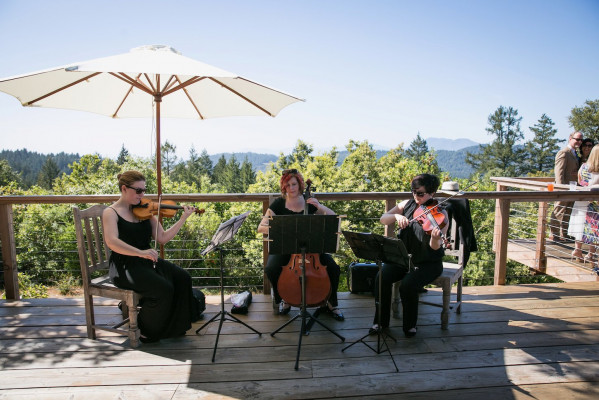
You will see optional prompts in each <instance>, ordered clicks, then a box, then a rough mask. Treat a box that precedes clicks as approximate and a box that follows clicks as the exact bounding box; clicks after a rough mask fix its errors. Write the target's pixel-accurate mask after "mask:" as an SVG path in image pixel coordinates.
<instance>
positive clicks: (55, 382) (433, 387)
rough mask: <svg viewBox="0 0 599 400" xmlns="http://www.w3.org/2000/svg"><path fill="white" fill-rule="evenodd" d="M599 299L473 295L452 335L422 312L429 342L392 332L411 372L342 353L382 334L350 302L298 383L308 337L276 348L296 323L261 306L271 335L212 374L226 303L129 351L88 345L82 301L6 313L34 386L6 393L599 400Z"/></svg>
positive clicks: (243, 334)
mask: <svg viewBox="0 0 599 400" xmlns="http://www.w3.org/2000/svg"><path fill="white" fill-rule="evenodd" d="M465 289H466V288H465ZM597 295H599V285H594V286H590V285H589V286H587V287H586V288H574V287H563V285H560V284H546V285H518V286H517V287H509V288H495V290H493V291H492V292H489V290H488V289H487V290H485V288H484V287H475V288H467V289H466V291H465V294H464V304H463V312H462V314H461V315H455V314H452V315H451V318H450V326H449V330H447V331H442V330H441V328H440V322H439V312H440V311H439V309H438V308H435V307H431V306H425V305H421V307H420V317H419V332H418V335H417V336H416V337H414V338H412V339H406V338H404V337H403V336H401V335H400V333H401V320H400V319H393V318H392V327H391V332H392V334H393V335H394V336H395V337H396V338H397V339H398V340H397V343H392V344H391V351H392V353H393V356H394V358H395V361H396V362H397V365H398V367H399V369H400V372H399V373H395V372H394V371H395V370H394V367H393V364H392V363H391V361H390V358H389V355H388V354H385V353H381V354H376V353H374V352H372V351H371V350H369V349H368V348H366V346H362V345H356V346H353V347H352V348H350V349H348V350H346V351H345V352H341V349H342V348H343V347H345V345H347V344H348V343H350V342H352V341H354V340H356V339H358V338H359V337H361V336H363V335H364V334H365V333H366V331H367V329H368V327H369V326H370V324H371V322H372V315H373V312H374V304H373V299H372V297H369V296H359V295H352V294H347V293H344V294H342V296H341V298H340V306H341V307H342V308H343V311H344V313H345V315H346V321H344V322H337V321H333V320H332V319H330V318H329V317H326V316H325V317H324V318H323V322H325V323H326V324H327V325H329V326H331V327H332V328H333V329H335V330H337V331H338V332H339V333H340V334H342V335H343V336H345V337H346V342H345V343H341V342H340V341H339V340H338V339H337V338H336V337H335V336H333V335H331V334H330V333H329V332H326V331H324V330H323V329H322V328H319V327H318V326H316V327H315V328H314V329H313V332H312V333H311V335H310V336H308V337H305V338H304V341H303V344H302V349H301V358H300V365H299V370H298V371H295V370H294V368H293V367H294V361H295V356H296V349H297V339H298V330H299V325H297V324H295V323H294V324H292V325H291V326H290V327H289V329H286V330H284V331H283V332H281V333H279V334H277V335H276V336H275V337H274V338H273V337H271V336H270V334H269V333H270V332H271V331H273V330H274V329H276V328H277V327H278V326H280V325H281V324H282V323H283V322H284V321H285V320H286V318H287V317H279V316H273V315H272V309H271V305H270V303H269V300H270V299H269V298H268V297H267V296H260V295H258V296H255V302H254V303H253V304H252V306H251V307H250V312H249V314H248V315H247V316H240V319H242V320H244V321H245V322H247V323H248V324H250V325H251V326H252V327H254V328H256V329H258V330H259V331H260V332H262V333H263V334H262V336H258V335H256V334H254V333H252V332H251V331H249V330H248V329H247V328H245V327H244V326H242V325H241V324H237V323H234V322H225V323H224V325H223V327H222V331H221V335H220V340H219V344H218V348H217V352H216V360H215V362H214V363H212V362H211V358H212V352H213V347H214V340H215V337H216V331H217V329H218V323H216V322H215V323H212V324H211V325H210V326H209V327H208V328H207V332H206V333H204V334H201V335H195V334H194V333H195V330H196V329H197V328H198V327H200V326H201V324H203V323H204V321H207V319H208V318H210V317H211V316H212V315H214V313H216V312H218V311H219V310H220V303H217V301H219V300H220V299H218V300H214V299H212V298H210V299H209V305H208V310H207V311H206V317H205V320H204V321H199V322H198V323H196V324H194V326H193V328H192V330H190V331H189V332H188V334H187V336H185V337H182V338H176V339H167V340H162V341H161V342H160V343H156V344H150V345H143V344H142V346H141V347H139V348H138V349H131V348H129V347H128V342H127V340H126V338H124V337H116V336H102V337H100V339H99V340H96V341H92V340H89V339H82V338H84V337H85V336H86V331H85V315H84V308H83V306H82V304H83V303H82V301H77V300H73V299H46V300H45V301H40V300H35V301H33V300H32V301H25V302H22V305H19V306H16V303H15V305H10V304H9V303H0V320H1V321H2V325H1V327H0V334H1V335H2V336H1V337H2V339H1V340H0V369H2V370H3V371H4V372H3V374H4V376H5V377H6V378H5V379H7V380H8V379H9V378H11V376H12V375H11V373H14V374H15V376H20V375H18V373H19V371H18V370H23V369H25V370H27V371H26V372H27V373H26V374H25V375H27V376H28V377H27V378H22V379H21V380H17V381H16V382H14V383H11V385H12V386H7V388H11V387H33V386H34V385H35V387H39V385H40V384H39V383H38V382H39V381H40V379H41V378H43V379H41V381H42V382H48V383H46V384H45V385H44V387H65V388H68V387H70V386H88V387H94V388H95V387H97V386H98V385H101V386H103V389H102V390H107V391H108V390H109V388H112V390H113V391H114V393H127V392H128V391H129V392H134V391H136V390H140V387H142V386H141V385H156V386H155V387H156V388H159V387H160V388H162V389H161V390H164V397H160V396H158V395H156V396H157V397H158V398H170V396H172V397H174V398H177V397H179V396H180V397H183V398H185V397H186V398H195V397H200V396H202V395H208V394H215V395H220V396H229V397H233V398H260V399H268V398H273V399H274V398H277V399H280V398H332V397H338V398H343V397H345V398H364V397H368V396H373V397H375V396H376V398H394V397H396V396H397V395H398V394H401V393H405V394H408V393H409V395H410V397H411V398H416V399H419V398H422V399H424V398H434V397H437V396H439V397H443V398H445V399H447V398H449V399H452V398H456V399H457V398H460V399H464V398H477V399H479V398H481V397H484V396H486V397H489V398H496V397H494V396H496V395H498V396H501V398H503V399H509V398H513V399H516V398H518V399H520V398H546V397H547V396H543V393H549V394H559V395H560V397H561V396H562V395H563V396H568V397H586V396H591V397H592V394H593V393H595V394H596V395H599V392H598V391H597V389H595V388H593V387H592V384H589V382H593V381H597V380H599V370H598V368H599V367H598V365H599V363H598V362H597V361H599V345H597V344H596V343H597V342H598V340H599V318H597V316H598V314H599V313H598V311H597V310H599V308H598V307H595V306H593V304H594V303H596V298H597ZM426 296H427V297H429V299H434V298H435V297H438V298H440V293H439V292H438V291H436V290H435V289H433V290H430V291H429V293H428V294H427V295H426ZM27 303H29V305H28V304H27ZM229 308H230V304H227V309H229ZM97 315H98V318H100V319H104V318H107V319H110V318H118V317H119V316H120V314H119V312H118V309H117V308H116V304H107V305H106V306H105V307H100V309H99V311H98V313H97ZM11 371H12V372H11ZM29 376H30V378H29ZM0 379H2V378H0ZM13 380H14V379H13ZM11 382H12V380H11ZM34 382H35V383H34ZM75 382H76V384H75ZM1 383H3V384H4V383H5V380H4V379H2V382H1ZM551 383H555V384H556V385H551ZM168 384H171V386H168V388H166V389H165V388H164V385H168ZM172 384H175V385H177V386H175V387H174V388H173V386H172ZM0 386H5V385H0ZM152 387H154V386H152ZM551 388H552V389H551ZM157 390H158V389H157ZM543 390H545V391H547V390H549V392H543ZM551 390H557V391H556V392H552V391H551ZM578 391H580V392H578ZM158 392H160V391H159V390H158ZM110 393H112V392H110ZM160 393H162V392H160ZM167 393H168V396H167ZM108 397H114V396H108ZM108 397H107V398H108Z"/></svg>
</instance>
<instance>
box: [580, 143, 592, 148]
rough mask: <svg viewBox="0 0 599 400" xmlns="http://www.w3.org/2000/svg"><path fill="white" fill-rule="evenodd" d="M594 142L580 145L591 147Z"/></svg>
mask: <svg viewBox="0 0 599 400" xmlns="http://www.w3.org/2000/svg"><path fill="white" fill-rule="evenodd" d="M593 146H594V144H592V143H587V144H583V145H582V147H593Z"/></svg>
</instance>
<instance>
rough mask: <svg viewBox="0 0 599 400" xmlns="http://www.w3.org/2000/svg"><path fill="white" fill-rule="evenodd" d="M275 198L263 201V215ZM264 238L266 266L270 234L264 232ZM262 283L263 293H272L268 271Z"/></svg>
mask: <svg viewBox="0 0 599 400" xmlns="http://www.w3.org/2000/svg"><path fill="white" fill-rule="evenodd" d="M273 199H274V197H273V196H269V197H268V200H264V201H263V202H262V215H264V214H266V210H268V206H270V203H271V202H272V200H273ZM262 238H263V242H262V263H263V264H262V265H264V267H266V262H267V261H268V242H267V241H266V239H268V235H267V234H263V235H262ZM262 284H263V288H264V289H263V290H262V293H264V294H270V281H269V280H268V277H267V276H266V272H264V271H263V275H262Z"/></svg>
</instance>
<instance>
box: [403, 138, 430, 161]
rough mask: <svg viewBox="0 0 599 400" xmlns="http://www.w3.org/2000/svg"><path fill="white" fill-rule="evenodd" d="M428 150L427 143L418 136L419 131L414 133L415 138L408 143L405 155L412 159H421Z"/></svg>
mask: <svg viewBox="0 0 599 400" xmlns="http://www.w3.org/2000/svg"><path fill="white" fill-rule="evenodd" d="M428 152H429V149H428V144H427V143H426V140H424V139H423V138H422V137H421V136H420V132H418V134H417V135H416V138H415V139H414V140H413V141H412V143H410V147H408V149H407V150H406V156H408V157H410V158H412V159H414V160H421V159H422V158H423V157H425V156H426V154H427V153H428Z"/></svg>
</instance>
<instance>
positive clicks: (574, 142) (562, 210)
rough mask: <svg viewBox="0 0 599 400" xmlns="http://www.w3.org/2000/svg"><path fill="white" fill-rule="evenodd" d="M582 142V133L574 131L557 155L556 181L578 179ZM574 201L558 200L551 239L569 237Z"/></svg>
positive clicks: (564, 181)
mask: <svg viewBox="0 0 599 400" xmlns="http://www.w3.org/2000/svg"><path fill="white" fill-rule="evenodd" d="M581 144H582V133H580V132H578V131H574V132H572V133H571V134H570V137H569V140H568V145H567V146H566V147H564V148H563V149H561V150H560V151H558V152H557V154H556V156H555V183H559V184H562V185H567V184H568V183H570V181H575V182H577V181H578V168H579V167H580V158H579V157H578V154H577V153H576V149H577V148H579V147H580V145H581ZM572 206H574V202H573V201H556V202H555V206H554V207H553V212H552V213H551V222H550V226H549V227H550V229H551V236H550V237H549V239H550V240H553V241H554V242H562V241H564V240H566V239H567V233H568V223H569V222H570V213H571V212H572Z"/></svg>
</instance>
